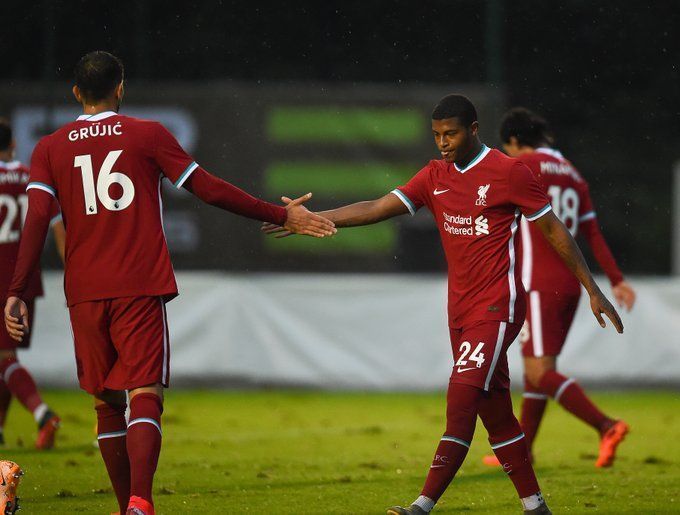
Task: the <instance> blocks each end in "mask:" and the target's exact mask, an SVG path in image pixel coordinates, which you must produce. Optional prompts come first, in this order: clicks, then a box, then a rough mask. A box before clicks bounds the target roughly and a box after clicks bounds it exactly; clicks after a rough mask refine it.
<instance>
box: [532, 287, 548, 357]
mask: <svg viewBox="0 0 680 515" xmlns="http://www.w3.org/2000/svg"><path fill="white" fill-rule="evenodd" d="M529 304H530V305H531V306H530V307H531V324H530V327H529V330H530V331H531V342H532V346H533V348H534V357H536V358H541V357H543V352H544V351H543V320H542V319H541V295H540V294H539V293H538V292H537V291H532V292H530V293H529Z"/></svg>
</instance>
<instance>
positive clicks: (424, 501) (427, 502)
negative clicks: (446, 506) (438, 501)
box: [411, 495, 435, 513]
mask: <svg viewBox="0 0 680 515" xmlns="http://www.w3.org/2000/svg"><path fill="white" fill-rule="evenodd" d="M414 505H415V506H418V508H420V509H422V510H424V511H426V512H428V513H430V512H431V511H432V508H434V505H435V502H434V501H433V500H432V499H430V498H429V497H426V496H424V495H421V496H419V497H418V498H417V499H416V500H415V501H413V502H412V503H411V506H414Z"/></svg>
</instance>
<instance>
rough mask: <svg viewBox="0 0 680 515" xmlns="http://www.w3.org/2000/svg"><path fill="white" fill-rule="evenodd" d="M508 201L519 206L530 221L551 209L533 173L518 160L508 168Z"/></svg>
mask: <svg viewBox="0 0 680 515" xmlns="http://www.w3.org/2000/svg"><path fill="white" fill-rule="evenodd" d="M510 202H511V203H512V204H514V205H516V206H517V207H519V209H520V211H521V212H522V214H523V215H524V216H525V217H526V219H527V220H529V221H530V222H533V221H535V220H538V219H539V218H540V217H542V216H543V215H544V214H546V213H547V212H548V211H550V210H551V209H552V208H551V207H550V201H549V200H548V197H547V196H546V194H545V192H544V191H543V189H542V188H541V186H540V184H539V183H538V181H537V180H536V177H534V174H533V173H531V170H529V168H528V167H527V166H526V165H525V164H523V163H521V162H519V161H518V162H516V163H515V164H514V165H513V166H512V168H511V169H510Z"/></svg>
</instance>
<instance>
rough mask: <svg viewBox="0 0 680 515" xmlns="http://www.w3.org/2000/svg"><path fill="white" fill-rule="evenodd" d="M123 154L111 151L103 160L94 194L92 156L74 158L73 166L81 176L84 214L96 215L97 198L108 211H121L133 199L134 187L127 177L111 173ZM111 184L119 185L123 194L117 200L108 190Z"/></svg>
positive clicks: (118, 151)
mask: <svg viewBox="0 0 680 515" xmlns="http://www.w3.org/2000/svg"><path fill="white" fill-rule="evenodd" d="M122 153H123V151H122V150H112V151H111V152H109V153H108V154H107V156H106V158H104V162H103V163H102V166H101V168H100V169H99V174H98V175H97V189H96V194H95V185H94V171H93V168H92V156H91V155H90V154H85V155H81V156H76V157H75V159H74V160H73V166H74V167H76V168H80V171H81V173H82V176H83V193H84V194H85V214H87V215H96V214H97V198H98V199H99V202H101V204H102V205H103V206H104V207H105V208H106V209H108V210H109V211H122V210H123V209H125V208H126V207H128V206H129V205H130V204H132V201H133V200H134V198H135V185H134V184H133V183H132V180H130V178H129V177H128V176H127V175H124V174H122V173H120V172H112V171H111V170H112V169H113V165H114V164H116V161H117V160H118V158H119V157H120V155H121V154H122ZM112 184H119V185H120V187H121V188H122V190H123V194H122V195H121V196H120V198H118V199H112V198H111V195H109V188H110V187H111V185H112Z"/></svg>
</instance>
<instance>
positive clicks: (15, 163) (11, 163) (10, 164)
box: [0, 159, 21, 170]
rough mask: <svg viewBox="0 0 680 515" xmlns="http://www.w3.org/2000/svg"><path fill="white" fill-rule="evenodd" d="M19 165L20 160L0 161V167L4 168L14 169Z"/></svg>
mask: <svg viewBox="0 0 680 515" xmlns="http://www.w3.org/2000/svg"><path fill="white" fill-rule="evenodd" d="M20 166H21V162H19V161H17V160H16V159H15V160H14V161H0V168H4V169H5V170H15V169H16V168H19V167H20Z"/></svg>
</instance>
